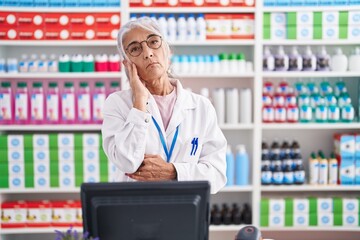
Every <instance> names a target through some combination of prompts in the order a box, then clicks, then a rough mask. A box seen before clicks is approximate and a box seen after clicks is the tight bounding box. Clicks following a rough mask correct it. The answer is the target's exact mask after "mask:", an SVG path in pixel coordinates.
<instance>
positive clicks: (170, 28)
mask: <svg viewBox="0 0 360 240" xmlns="http://www.w3.org/2000/svg"><path fill="white" fill-rule="evenodd" d="M176 28H177V23H176V19H175V15H174V14H170V15H169V17H168V20H167V36H168V41H169V42H175V41H176Z"/></svg>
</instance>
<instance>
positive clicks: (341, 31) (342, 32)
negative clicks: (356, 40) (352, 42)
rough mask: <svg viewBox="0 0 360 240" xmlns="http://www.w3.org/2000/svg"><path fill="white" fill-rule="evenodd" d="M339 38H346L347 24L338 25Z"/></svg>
mask: <svg viewBox="0 0 360 240" xmlns="http://www.w3.org/2000/svg"><path fill="white" fill-rule="evenodd" d="M339 39H348V25H340V26H339Z"/></svg>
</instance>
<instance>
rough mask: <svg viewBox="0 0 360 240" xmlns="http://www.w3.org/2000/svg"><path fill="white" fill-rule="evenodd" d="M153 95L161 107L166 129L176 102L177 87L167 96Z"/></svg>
mask: <svg viewBox="0 0 360 240" xmlns="http://www.w3.org/2000/svg"><path fill="white" fill-rule="evenodd" d="M153 97H154V99H155V102H156V104H157V106H158V108H159V111H160V115H161V119H162V121H163V124H164V129H165V131H166V129H167V127H168V125H169V122H170V119H171V116H172V113H173V110H174V105H175V102H176V88H174V90H173V91H172V92H171V93H170V94H168V95H165V96H157V95H153Z"/></svg>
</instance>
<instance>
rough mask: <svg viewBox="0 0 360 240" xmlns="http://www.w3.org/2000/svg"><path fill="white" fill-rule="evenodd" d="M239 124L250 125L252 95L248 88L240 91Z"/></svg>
mask: <svg viewBox="0 0 360 240" xmlns="http://www.w3.org/2000/svg"><path fill="white" fill-rule="evenodd" d="M239 99H240V108H239V114H240V116H239V123H244V124H250V123H251V122H252V120H251V119H252V94H251V89H250V88H243V89H240V92H239Z"/></svg>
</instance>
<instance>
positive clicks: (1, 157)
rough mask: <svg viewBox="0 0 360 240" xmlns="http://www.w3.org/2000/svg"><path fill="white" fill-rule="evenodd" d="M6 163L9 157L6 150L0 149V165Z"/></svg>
mask: <svg viewBox="0 0 360 240" xmlns="http://www.w3.org/2000/svg"><path fill="white" fill-rule="evenodd" d="M8 162H9V155H8V150H7V148H4V149H0V164H5V163H6V164H7V163H8ZM0 171H1V169H0Z"/></svg>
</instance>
